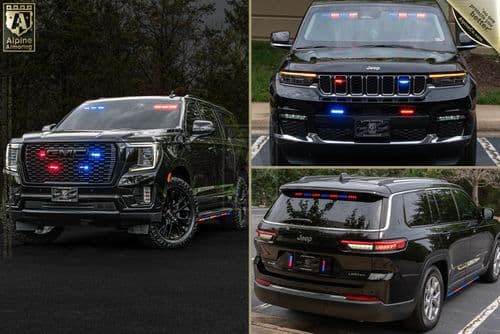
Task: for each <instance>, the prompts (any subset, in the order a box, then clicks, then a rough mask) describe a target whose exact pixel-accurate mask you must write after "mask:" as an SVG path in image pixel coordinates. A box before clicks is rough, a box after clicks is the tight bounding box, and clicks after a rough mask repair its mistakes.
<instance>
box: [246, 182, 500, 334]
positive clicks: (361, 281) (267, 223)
mask: <svg viewBox="0 0 500 334" xmlns="http://www.w3.org/2000/svg"><path fill="white" fill-rule="evenodd" d="M499 237H500V225H499V223H498V221H496V220H495V219H494V217H493V210H492V209H479V208H478V207H477V206H476V205H475V204H474V203H473V202H472V200H471V199H470V197H469V196H468V195H467V194H466V193H465V192H464V191H463V189H462V188H460V187H459V186H457V185H454V184H451V183H448V182H446V181H442V180H437V179H423V178H407V179H405V178H367V177H350V176H348V175H344V174H343V175H341V176H340V177H332V176H330V177H328V176H322V177H305V178H302V179H301V180H299V181H297V182H293V183H289V184H286V185H284V186H282V187H281V194H280V196H279V197H278V199H277V200H276V202H275V203H274V204H273V206H272V207H271V209H269V211H268V212H267V214H266V215H265V217H264V219H263V220H262V222H260V223H259V225H258V228H257V231H256V237H255V247H256V249H257V256H256V257H255V260H254V271H255V282H254V287H255V294H256V295H257V297H258V298H259V299H260V300H262V301H263V302H266V303H270V304H275V305H279V306H283V307H286V308H290V309H295V310H299V311H305V312H310V313H318V314H323V315H329V316H335V317H339V318H346V319H352V320H359V321H371V322H385V321H396V320H402V319H406V324H407V325H408V327H409V328H412V329H417V330H429V329H431V328H433V327H434V326H435V325H436V324H437V322H438V320H439V317H440V314H441V310H442V306H443V303H444V301H445V299H446V298H448V297H450V296H452V295H453V294H455V293H457V292H458V291H460V290H461V289H463V288H464V287H465V286H467V285H469V284H471V283H472V282H474V281H475V280H477V279H478V278H482V279H483V280H485V281H487V282H495V281H496V280H497V279H498V276H499V273H500V243H499Z"/></svg>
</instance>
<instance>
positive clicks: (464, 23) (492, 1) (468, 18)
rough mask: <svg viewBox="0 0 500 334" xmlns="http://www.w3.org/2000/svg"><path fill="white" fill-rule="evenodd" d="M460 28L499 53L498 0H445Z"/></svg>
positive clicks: (499, 18) (499, 14)
mask: <svg viewBox="0 0 500 334" xmlns="http://www.w3.org/2000/svg"><path fill="white" fill-rule="evenodd" d="M447 1H448V3H449V4H450V6H451V7H452V8H453V14H454V15H455V19H456V21H457V24H458V26H459V27H460V29H462V30H463V32H465V33H466V34H467V35H469V37H470V38H472V39H473V40H474V41H475V42H476V43H479V44H481V45H483V46H487V47H493V48H494V49H495V50H496V51H497V52H499V53H500V0H447Z"/></svg>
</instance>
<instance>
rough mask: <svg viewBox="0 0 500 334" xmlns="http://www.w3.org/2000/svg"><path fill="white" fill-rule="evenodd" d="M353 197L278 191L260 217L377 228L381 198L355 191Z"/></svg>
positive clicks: (365, 228) (334, 226)
mask: <svg viewBox="0 0 500 334" xmlns="http://www.w3.org/2000/svg"><path fill="white" fill-rule="evenodd" d="M357 197H358V199H357V200H340V199H326V198H325V199H324V198H314V199H313V198H298V197H293V194H290V195H288V194H281V196H280V197H279V198H278V199H277V200H276V202H275V203H274V204H273V206H272V208H271V209H270V210H269V211H268V213H267V214H266V216H265V217H264V218H265V219H266V220H269V221H272V222H277V223H287V224H293V225H307V226H319V227H329V228H340V229H356V230H359V229H363V230H372V229H378V228H379V227H380V215H381V212H382V197H379V196H373V195H366V194H357Z"/></svg>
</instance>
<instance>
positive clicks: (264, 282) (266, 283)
mask: <svg viewBox="0 0 500 334" xmlns="http://www.w3.org/2000/svg"><path fill="white" fill-rule="evenodd" d="M255 282H257V283H258V284H260V285H263V286H270V285H271V282H270V281H268V280H265V279H262V278H256V279H255Z"/></svg>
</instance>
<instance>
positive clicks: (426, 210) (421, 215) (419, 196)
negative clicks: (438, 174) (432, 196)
mask: <svg viewBox="0 0 500 334" xmlns="http://www.w3.org/2000/svg"><path fill="white" fill-rule="evenodd" d="M404 208H405V217H406V223H407V224H408V225H410V226H424V225H429V224H432V222H433V218H434V217H433V215H432V211H431V207H430V205H429V201H428V198H427V193H426V192H425V191H418V192H411V193H407V194H404ZM436 218H437V217H436Z"/></svg>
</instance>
